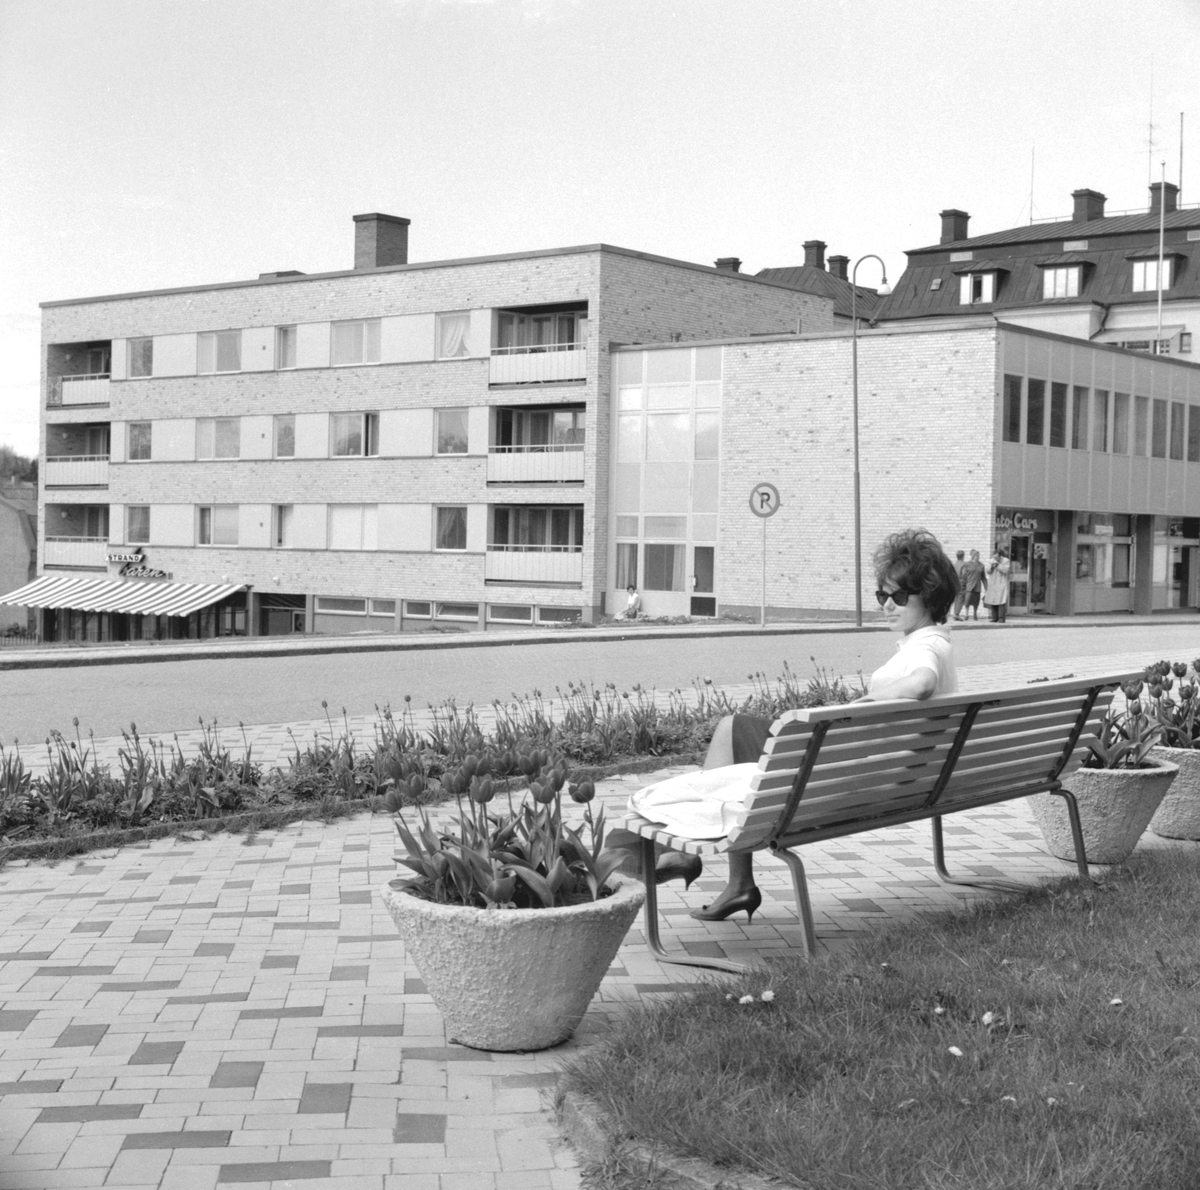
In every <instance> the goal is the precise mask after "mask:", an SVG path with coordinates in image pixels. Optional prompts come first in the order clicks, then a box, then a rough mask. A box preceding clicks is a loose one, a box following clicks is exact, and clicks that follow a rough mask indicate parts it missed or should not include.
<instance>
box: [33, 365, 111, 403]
mask: <svg viewBox="0 0 1200 1190" xmlns="http://www.w3.org/2000/svg"><path fill="white" fill-rule="evenodd" d="M108 383H109V374H108V373H107V372H92V373H88V374H87V375H83V376H51V377H50V380H49V391H48V392H47V394H46V404H47V405H49V406H51V407H56V406H59V405H107V404H108Z"/></svg>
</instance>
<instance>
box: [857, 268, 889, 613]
mask: <svg viewBox="0 0 1200 1190" xmlns="http://www.w3.org/2000/svg"><path fill="white" fill-rule="evenodd" d="M864 260H878V261H879V267H880V269H881V270H882V272H883V280H882V281H881V283H880V286H879V288H878V290H876V292H877V293H878V294H879V295H880V297H887V295H888V294H889V293H891V292H892V287H891V286H890V285H889V284H888V279H887V265H886V264H884V263H883V258H882V257H879V256H876V255H875V253H873V252H868V253H867V254H866V256H860V257H859V258H858V259H857V260H856V261H855V262H854V269H853V271H852V272H851V273H850V377H851V379H850V387H851V393H852V395H853V412H852V419H853V422H854V623H855V624H856V625H857V626H858V627H859V628H861V627H862V622H863V621H862V497H861V483H860V480H859V472H858V283H857V281H856V278H857V277H858V266H859V265H860V264H862V262H863V261H864Z"/></svg>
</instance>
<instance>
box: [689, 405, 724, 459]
mask: <svg viewBox="0 0 1200 1190" xmlns="http://www.w3.org/2000/svg"><path fill="white" fill-rule="evenodd" d="M720 445H721V415H720V414H719V413H697V414H696V455H695V457H696V458H698V459H715V458H718V457H719V456H720Z"/></svg>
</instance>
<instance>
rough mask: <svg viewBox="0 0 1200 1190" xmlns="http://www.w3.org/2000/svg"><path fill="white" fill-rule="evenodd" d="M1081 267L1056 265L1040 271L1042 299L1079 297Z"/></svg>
mask: <svg viewBox="0 0 1200 1190" xmlns="http://www.w3.org/2000/svg"><path fill="white" fill-rule="evenodd" d="M1082 272H1083V268H1082V266H1081V265H1077V264H1067V265H1057V266H1055V267H1054V268H1049V269H1043V270H1042V297H1043V298H1073V297H1078V296H1079V277H1080V274H1081V273H1082Z"/></svg>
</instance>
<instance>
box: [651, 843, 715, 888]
mask: <svg viewBox="0 0 1200 1190" xmlns="http://www.w3.org/2000/svg"><path fill="white" fill-rule="evenodd" d="M703 871H704V861H703V860H702V859H701V858H700V857H699V856H698V855H689V854H688V853H687V852H685V851H664V852H663V853H662V855H660V856H659V857H658V860H657V861H656V862H655V865H654V883H655V884H666V882H667V881H668V880H679V879H682V880H683V888H684V891H685V892H686V891H687V889H688V888H689V887H690V885H691V883H692V881H693V880H695V879H696V877H697V876H699V875H700V873H701V872H703Z"/></svg>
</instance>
